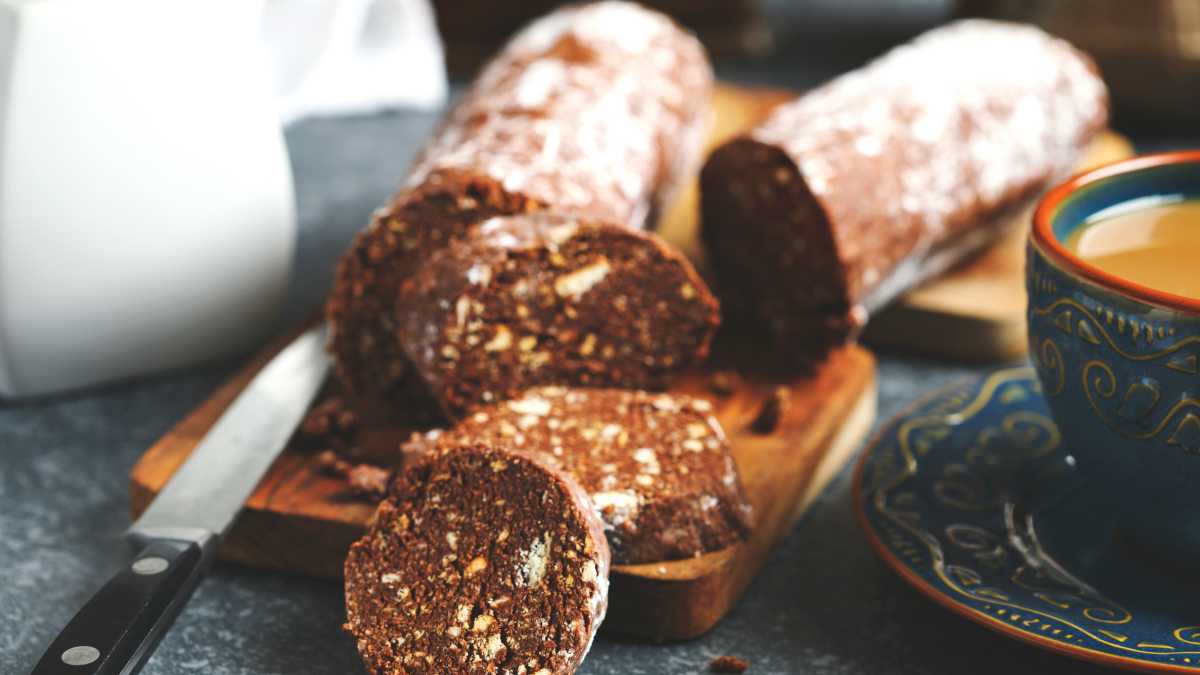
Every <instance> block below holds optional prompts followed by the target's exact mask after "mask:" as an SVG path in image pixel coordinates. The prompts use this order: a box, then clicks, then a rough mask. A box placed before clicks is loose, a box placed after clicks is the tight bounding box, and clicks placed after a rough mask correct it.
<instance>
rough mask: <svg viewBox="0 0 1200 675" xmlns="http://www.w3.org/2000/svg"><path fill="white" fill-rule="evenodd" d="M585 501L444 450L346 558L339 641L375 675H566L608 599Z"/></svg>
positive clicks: (514, 470)
mask: <svg viewBox="0 0 1200 675" xmlns="http://www.w3.org/2000/svg"><path fill="white" fill-rule="evenodd" d="M608 569H609V551H608V545H607V544H606V543H605V541H604V535H603V533H602V530H601V524H600V520H599V518H597V516H596V513H595V511H594V508H593V507H592V503H591V500H590V499H588V496H587V495H586V494H585V493H584V492H583V491H582V490H581V489H580V488H579V486H578V485H576V484H575V483H574V482H573V481H572V480H570V479H569V478H567V477H565V476H563V475H562V474H561V473H559V472H557V471H555V470H554V469H551V468H549V467H547V466H545V465H543V464H541V463H540V462H538V461H537V460H535V459H532V458H530V457H528V456H525V455H522V454H520V453H513V452H509V451H504V450H500V449H497V448H494V447H491V446H489V445H487V444H476V445H458V446H447V447H443V448H440V449H439V450H438V451H436V452H434V453H432V454H431V455H430V456H428V457H426V459H425V460H424V461H423V462H422V463H420V464H419V465H418V466H416V467H414V468H411V469H410V470H409V471H408V472H407V473H406V474H405V476H404V477H403V478H402V479H401V480H399V481H397V482H396V483H395V484H394V485H393V487H392V492H391V495H390V496H389V497H388V499H387V500H385V501H384V502H382V503H381V504H380V505H379V510H378V511H377V512H376V520H375V524H374V525H373V526H372V527H371V530H370V531H369V532H368V533H367V535H366V536H365V537H364V538H363V539H362V540H361V541H359V542H357V543H355V544H354V545H353V546H351V548H350V556H349V558H347V560H346V617H347V619H348V621H347V623H346V630H347V631H348V632H350V633H351V634H352V635H353V636H354V637H355V639H356V640H357V641H358V650H359V653H360V654H361V655H362V658H363V661H364V662H365V663H366V666H367V670H368V672H370V673H372V674H373V675H391V674H392V673H408V674H411V675H417V674H418V673H427V674H430V675H435V674H436V675H451V674H453V675H459V674H466V673H513V674H514V675H515V674H516V673H524V674H525V675H538V674H539V673H540V674H542V675H568V674H570V673H573V672H575V669H576V668H578V667H579V664H580V662H581V661H583V657H584V655H585V654H586V653H587V650H588V647H589V646H590V645H591V642H592V638H593V637H595V635H596V630H597V629H598V628H599V626H600V622H601V621H602V620H603V619H604V612H605V609H606V608H607V598H608Z"/></svg>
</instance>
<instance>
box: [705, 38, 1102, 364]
mask: <svg viewBox="0 0 1200 675" xmlns="http://www.w3.org/2000/svg"><path fill="white" fill-rule="evenodd" d="M1107 114H1108V103H1107V94H1106V91H1105V88H1104V83H1103V82H1102V81H1101V80H1100V78H1099V76H1098V75H1097V72H1096V69H1095V66H1094V65H1093V64H1092V62H1091V60H1090V59H1089V58H1088V57H1087V56H1086V55H1084V54H1083V53H1081V52H1079V51H1077V50H1075V49H1074V48H1073V47H1071V46H1070V45H1069V44H1067V43H1066V42H1063V41H1062V40H1058V39H1056V38H1053V37H1051V36H1049V35H1047V34H1045V33H1043V32H1042V31H1040V30H1038V29H1036V28H1033V27H1030V26H1022V25H1019V24H1010V23H1002V22H993V21H978V20H974V21H960V22H957V23H954V24H951V25H949V26H946V27H943V28H939V29H935V30H933V31H930V32H929V33H927V34H925V35H923V36H921V37H919V38H917V39H916V40H915V41H913V42H912V43H910V44H908V45H904V46H901V47H898V48H896V49H895V50H893V51H892V52H890V53H889V54H887V55H885V56H883V57H882V58H880V59H878V60H876V61H875V62H873V63H871V64H868V65H867V66H866V67H864V68H863V69H861V70H858V71H854V72H851V73H848V74H846V75H843V76H841V77H839V78H837V79H835V80H833V81H832V82H830V83H828V84H826V85H824V86H822V87H820V88H818V89H816V90H814V91H812V92H811V93H809V94H808V95H806V96H803V97H801V98H800V99H798V100H796V101H794V102H792V103H788V104H784V105H783V106H781V107H780V108H779V109H778V110H776V112H775V113H774V114H773V115H772V116H771V117H770V118H769V119H768V120H767V121H766V122H765V123H764V124H762V125H761V126H760V127H758V128H757V129H754V130H753V131H752V132H750V133H749V134H748V135H747V136H745V137H742V138H739V139H735V140H733V141H731V142H729V143H727V144H725V145H723V146H722V147H720V148H718V149H717V150H716V151H715V152H714V153H713V154H712V156H711V157H710V158H709V160H708V162H707V163H706V165H705V167H704V170H703V172H702V174H701V195H702V197H701V208H702V211H703V236H704V238H705V240H706V242H707V244H708V246H709V249H710V253H711V255H712V259H713V262H714V267H715V268H716V270H717V273H718V275H719V277H720V281H721V286H722V302H723V305H724V308H725V311H726V313H727V314H728V313H729V312H730V311H731V310H743V311H745V310H748V311H749V313H751V314H752V315H754V316H756V317H757V318H758V319H760V320H761V322H762V323H763V324H765V325H766V327H767V328H769V329H770V331H771V332H772V333H773V334H774V337H775V338H776V340H777V343H778V345H779V346H780V347H785V348H786V349H787V352H786V353H788V354H789V355H798V356H799V357H800V358H801V359H802V360H811V359H816V358H820V357H821V356H822V355H823V354H824V353H825V352H826V351H827V350H828V349H829V348H830V347H833V346H836V345H838V344H841V343H844V342H845V341H847V340H848V339H852V338H853V337H855V336H856V335H857V333H858V331H859V330H860V329H861V328H862V326H863V325H864V324H865V323H866V319H867V316H868V314H869V313H870V312H873V311H875V310H876V309H878V308H879V307H881V306H882V305H884V304H885V303H887V302H888V301H890V300H892V299H894V298H895V297H897V296H898V295H900V294H901V293H903V292H904V291H905V290H907V289H909V288H912V287H913V286H915V285H916V284H918V283H920V282H921V281H923V280H925V279H928V278H930V277H932V276H934V275H937V274H940V273H941V272H944V271H946V270H947V269H948V268H950V267H951V266H953V265H955V264H957V263H959V262H961V261H963V260H965V259H966V258H967V257H969V256H970V255H972V254H973V253H975V252H976V251H978V250H980V249H981V248H982V247H983V246H985V245H986V244H987V243H988V242H989V241H991V240H992V239H993V238H994V237H995V236H996V235H998V234H999V233H1000V226H1001V225H1002V224H1003V223H1006V222H1007V220H1006V219H1005V218H1004V217H1003V216H1005V215H1009V214H1012V213H1014V212H1015V211H1016V210H1018V209H1020V208H1022V207H1024V206H1025V205H1027V204H1028V203H1029V202H1030V200H1031V199H1032V198H1034V197H1036V196H1037V194H1039V193H1040V192H1041V191H1042V190H1044V189H1045V188H1046V187H1048V185H1049V184H1050V183H1051V182H1052V181H1054V180H1056V179H1059V178H1061V177H1062V176H1063V175H1064V174H1065V173H1066V172H1067V171H1069V170H1070V168H1071V167H1072V166H1073V165H1074V163H1075V161H1076V159H1077V158H1078V156H1079V154H1080V152H1081V150H1082V148H1083V147H1084V146H1086V145H1087V143H1088V142H1089V141H1090V140H1091V139H1092V138H1093V137H1094V136H1096V135H1097V134H1098V133H1099V132H1100V131H1101V130H1103V128H1104V126H1105V124H1106V122H1107Z"/></svg>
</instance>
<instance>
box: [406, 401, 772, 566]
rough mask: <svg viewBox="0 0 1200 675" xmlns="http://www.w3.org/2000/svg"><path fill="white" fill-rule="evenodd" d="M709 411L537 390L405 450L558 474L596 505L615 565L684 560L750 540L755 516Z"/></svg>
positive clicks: (700, 405)
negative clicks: (507, 461)
mask: <svg viewBox="0 0 1200 675" xmlns="http://www.w3.org/2000/svg"><path fill="white" fill-rule="evenodd" d="M712 410H713V407H712V404H711V403H709V402H708V401H706V400H704V399H693V398H691V397H689V396H679V395H668V394H651V393H647V392H643V391H624V390H617V389H583V388H576V389H572V388H565V387H542V388H539V389H532V390H529V391H528V392H526V393H525V395H524V396H523V397H521V398H519V399H515V400H511V401H507V402H505V403H500V404H497V405H495V406H490V407H487V408H484V409H483V410H480V411H479V412H477V413H475V414H474V415H472V416H471V417H469V418H467V419H466V420H464V421H463V422H462V423H460V424H459V425H458V426H456V427H455V428H454V429H451V430H449V431H445V432H439V435H437V436H434V437H428V436H420V435H414V437H413V439H412V440H410V441H409V442H408V443H406V444H405V445H404V448H403V451H404V455H405V461H407V462H412V461H415V460H416V459H417V458H419V457H420V456H421V455H422V454H423V453H429V452H432V451H434V450H435V449H436V448H438V447H439V444H440V445H447V444H448V445H456V444H464V443H478V442H485V443H489V444H491V445H494V446H496V447H504V448H512V449H517V450H520V451H522V452H526V453H528V454H530V455H532V456H535V457H537V458H538V459H539V460H541V461H542V462H544V463H546V464H547V465H549V466H552V467H554V468H556V469H560V470H562V471H563V472H564V473H565V474H566V475H568V476H570V477H571V478H572V479H574V480H575V481H576V482H577V483H579V485H580V487H582V488H583V490H584V491H585V492H587V493H588V494H589V495H590V496H591V498H592V501H593V502H594V503H595V505H596V508H597V510H598V512H599V513H600V517H601V519H602V520H603V521H604V531H605V534H606V535H607V537H608V542H609V547H610V549H611V550H612V557H613V562H614V563H617V564H622V565H635V564H642V563H650V562H660V561H664V560H678V559H681V558H691V557H695V556H699V555H702V554H704V553H708V552H711V551H718V550H721V549H723V548H726V547H728V546H731V545H733V544H735V543H737V542H739V541H741V540H743V539H745V538H746V537H747V536H749V533H750V530H751V525H752V520H753V518H752V513H751V508H750V505H749V504H748V502H747V501H746V499H745V497H744V495H743V493H742V488H741V481H740V478H739V476H738V472H737V467H736V465H735V464H734V461H733V457H732V455H731V454H730V445H729V441H728V440H727V439H726V437H725V433H724V431H723V430H722V429H721V425H720V424H719V423H718V422H717V420H716V418H715V417H713V415H712Z"/></svg>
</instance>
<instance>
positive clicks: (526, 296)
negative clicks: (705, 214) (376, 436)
mask: <svg viewBox="0 0 1200 675" xmlns="http://www.w3.org/2000/svg"><path fill="white" fill-rule="evenodd" d="M556 260H557V262H556ZM481 279H486V280H487V283H483V282H482V281H478V280H481ZM681 284H687V285H688V287H689V288H691V289H692V291H691V297H690V299H683V298H681V297H678V295H677V293H676V290H677V289H678V288H679V286H680V285H681ZM447 298H456V300H455V301H454V302H447V300H446V299H447ZM396 320H397V324H396V325H397V334H398V335H399V338H400V342H401V344H402V345H403V346H404V349H405V351H406V352H407V353H408V355H409V356H410V357H411V359H412V363H413V365H414V367H415V368H416V370H417V372H418V373H419V374H420V375H421V377H422V378H423V379H424V381H425V382H426V383H427V384H428V385H429V389H430V391H431V392H432V393H433V395H434V397H435V398H437V399H438V400H439V401H440V402H441V404H442V406H443V408H444V410H445V412H446V414H447V415H448V416H449V417H451V418H452V419H461V418H462V417H464V416H465V415H467V414H469V413H470V412H472V411H473V410H475V409H477V408H478V407H479V406H482V405H484V404H486V403H487V402H489V401H502V400H505V399H511V398H515V397H519V396H520V394H521V393H522V392H524V391H525V390H526V389H528V388H529V387H531V386H538V385H572V386H591V387H614V386H615V387H622V388H629V389H647V388H649V389H655V388H662V387H663V386H664V385H665V384H666V383H667V379H668V377H669V376H671V375H673V374H675V373H678V372H680V371H681V370H683V369H685V368H687V367H688V366H690V365H692V364H694V363H696V362H697V361H698V360H699V359H701V358H703V357H704V356H705V355H706V354H707V353H708V345H709V342H710V341H711V339H712V336H713V333H714V332H715V331H716V328H717V324H718V323H719V322H720V313H719V309H718V306H717V302H716V299H715V298H713V296H712V294H711V293H709V291H708V289H707V288H706V287H705V286H704V282H702V281H701V280H700V277H698V276H697V275H696V272H695V270H693V269H692V266H691V265H690V264H689V263H688V262H687V260H685V259H684V257H683V255H682V254H680V253H679V252H678V251H677V250H675V249H674V248H671V247H670V246H668V245H667V244H665V243H663V242H662V241H661V240H660V239H658V238H657V237H655V236H654V235H652V234H645V233H641V232H632V231H630V230H627V229H624V228H621V227H614V226H609V225H593V224H587V223H580V222H578V221H576V220H574V219H572V218H570V217H567V216H560V215H554V214H545V213H538V214H531V215H525V216H515V217H504V218H493V219H491V220H488V221H486V222H485V223H483V225H482V226H481V227H480V228H479V230H478V232H476V233H474V234H472V235H470V236H467V237H465V238H464V239H463V240H462V241H461V242H459V243H457V244H454V245H451V246H448V247H446V248H444V249H442V250H441V251H439V252H437V253H435V254H433V255H432V256H430V258H429V260H428V261H426V262H425V264H423V265H422V266H421V267H419V268H418V269H417V270H416V271H415V272H413V275H412V277H411V278H410V279H409V280H408V281H407V282H405V283H404V285H403V286H402V288H401V291H400V297H399V300H398V302H397V304H396Z"/></svg>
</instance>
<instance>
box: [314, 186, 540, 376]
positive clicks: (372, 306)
mask: <svg viewBox="0 0 1200 675" xmlns="http://www.w3.org/2000/svg"><path fill="white" fill-rule="evenodd" d="M438 178H439V180H436V181H433V182H431V183H430V184H429V185H426V186H423V187H421V188H420V189H415V190H410V191H408V192H407V193H405V194H403V195H401V197H399V198H398V199H397V200H396V201H395V202H393V203H392V204H391V205H389V206H387V207H385V208H383V209H380V210H379V211H378V212H376V213H375V216H374V218H373V219H372V223H371V226H370V227H369V228H367V229H366V230H363V231H362V232H360V233H359V234H358V236H356V237H355V239H354V243H353V244H352V245H351V247H350V249H349V250H348V251H347V252H346V254H345V255H344V256H342V259H341V261H340V262H339V263H338V267H337V274H336V279H335V282H334V287H333V294H332V295H331V296H330V298H329V301H328V303H326V309H325V314H326V318H327V320H328V321H329V325H330V326H331V327H332V328H333V334H332V336H331V337H330V343H329V352H330V353H331V354H333V355H334V357H335V358H334V362H335V366H336V371H337V375H338V378H339V379H340V380H341V382H342V383H343V385H344V386H345V387H346V389H347V391H349V392H351V393H354V394H363V393H385V394H391V395H392V396H393V397H404V396H405V395H407V394H411V393H412V392H413V391H414V390H417V391H420V390H421V388H422V387H421V385H420V384H419V380H415V379H410V375H411V370H412V368H411V366H410V365H409V363H408V358H407V357H406V356H405V355H404V351H403V349H401V347H400V345H399V343H397V342H396V325H395V321H394V319H393V314H392V308H393V306H394V305H395V303H396V295H397V291H398V289H399V287H400V283H401V281H403V280H404V279H406V278H408V277H409V276H410V275H411V274H412V271H413V270H414V269H415V268H416V267H417V266H419V265H420V264H421V263H422V262H423V261H424V260H425V258H426V257H428V255H429V253H430V252H431V251H433V250H437V249H439V248H441V247H443V246H445V245H447V244H448V243H450V242H451V241H452V240H454V239H455V238H458V237H462V236H463V235H464V234H466V231H467V228H468V227H469V226H470V225H473V224H475V223H477V222H479V221H480V220H483V219H487V218H490V217H492V216H495V215H500V214H509V213H521V212H524V211H527V210H534V209H537V208H540V207H541V205H540V204H538V203H537V202H535V201H533V200H530V199H528V198H526V197H524V196H522V195H517V194H509V193H507V192H505V191H504V190H503V189H502V188H501V187H500V184H499V183H498V182H497V181H495V180H494V179H491V178H488V177H486V176H475V175H472V174H470V173H465V174H463V175H458V176H444V177H443V176H438Z"/></svg>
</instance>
